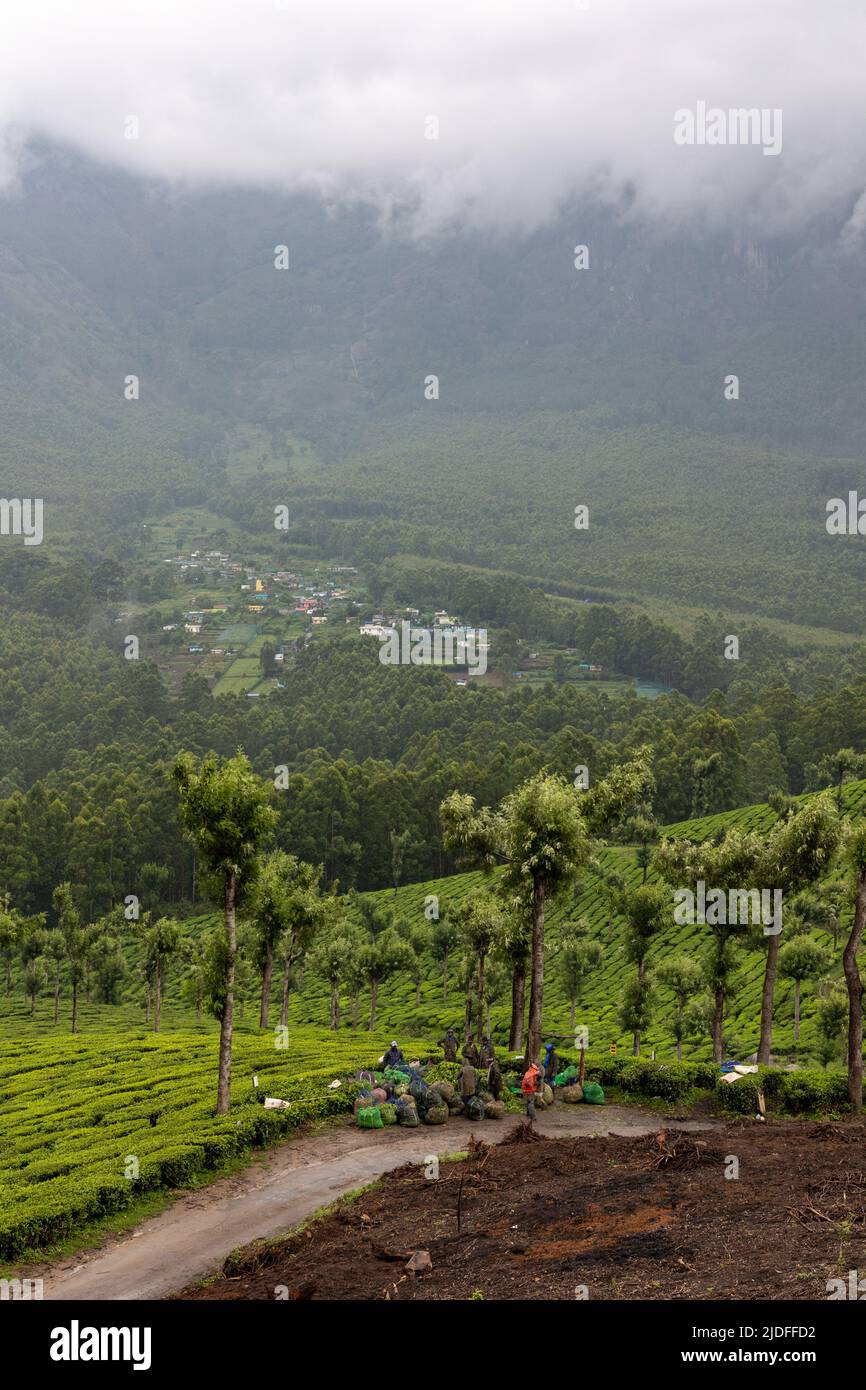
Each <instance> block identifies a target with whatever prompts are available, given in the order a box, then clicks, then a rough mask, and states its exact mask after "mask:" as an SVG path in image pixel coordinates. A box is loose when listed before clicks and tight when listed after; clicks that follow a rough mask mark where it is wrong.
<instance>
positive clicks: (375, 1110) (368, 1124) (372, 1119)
mask: <svg viewBox="0 0 866 1390" xmlns="http://www.w3.org/2000/svg"><path fill="white" fill-rule="evenodd" d="M392 1108H393V1107H392ZM379 1111H380V1107H379V1106H378V1105H367V1106H365V1107H364V1109H363V1110H359V1111H358V1128H359V1129H384V1128H385V1123H384V1121H383V1119H382V1116H381V1114H380V1113H379Z"/></svg>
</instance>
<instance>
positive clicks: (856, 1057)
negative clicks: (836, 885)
mask: <svg viewBox="0 0 866 1390" xmlns="http://www.w3.org/2000/svg"><path fill="white" fill-rule="evenodd" d="M846 858H847V860H848V864H849V866H850V868H851V872H852V877H853V889H854V919H853V921H852V923H851V932H850V934H849V936H848V940H847V941H846V942H845V950H844V951H843V952H842V969H843V971H844V973H845V987H846V989H847V990H848V1099H849V1101H850V1102H851V1109H852V1110H853V1111H854V1113H855V1115H859V1114H861V1113H862V1111H863V981H862V979H861V978H860V966H859V962H858V960H857V953H858V952H859V950H860V946H861V945H862V942H863V930H864V927H866V823H864V822H862V821H861V822H860V824H859V825H858V826H857V827H856V829H855V830H854V832H853V834H852V835H851V838H850V841H849V843H848V845H847V846H846Z"/></svg>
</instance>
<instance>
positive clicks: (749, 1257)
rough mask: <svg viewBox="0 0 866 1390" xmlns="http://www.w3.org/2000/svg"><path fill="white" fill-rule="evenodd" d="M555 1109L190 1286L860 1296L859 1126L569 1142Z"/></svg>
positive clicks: (199, 1294) (401, 1174) (204, 1296)
mask: <svg viewBox="0 0 866 1390" xmlns="http://www.w3.org/2000/svg"><path fill="white" fill-rule="evenodd" d="M547 1118H548V1117H547V1116H546V1115H545V1116H544V1121H545V1123H544V1124H542V1125H541V1126H540V1128H541V1130H542V1133H543V1134H544V1137H541V1136H539V1135H537V1134H535V1133H533V1132H531V1131H529V1130H527V1129H526V1128H525V1127H524V1124H523V1122H522V1121H521V1122H520V1123H519V1124H518V1125H517V1126H516V1127H513V1128H512V1127H511V1126H509V1127H508V1129H507V1130H506V1131H505V1132H504V1134H502V1135H501V1137H500V1143H499V1144H498V1145H497V1146H496V1147H495V1148H488V1147H487V1145H486V1144H485V1143H484V1142H481V1143H480V1144H478V1145H477V1146H475V1145H473V1146H472V1147H471V1149H470V1152H469V1155H468V1158H467V1159H466V1160H465V1161H463V1162H454V1163H447V1164H442V1165H441V1166H440V1175H439V1179H438V1181H436V1182H431V1181H428V1180H427V1179H426V1178H425V1176H424V1174H423V1171H422V1170H420V1169H419V1168H418V1167H415V1166H410V1165H408V1164H407V1165H406V1166H404V1167H402V1168H400V1169H399V1170H398V1171H396V1172H394V1173H392V1174H390V1175H389V1176H388V1177H387V1178H386V1179H385V1180H384V1181H383V1182H382V1183H381V1184H379V1185H378V1186H377V1187H376V1188H375V1189H373V1190H372V1191H369V1192H365V1193H362V1194H360V1195H359V1196H358V1198H357V1199H356V1200H355V1201H354V1202H352V1203H350V1204H344V1205H343V1206H341V1207H339V1208H337V1209H335V1210H334V1211H333V1212H331V1213H329V1214H328V1215H327V1216H324V1217H323V1218H322V1219H321V1220H320V1221H318V1222H315V1223H313V1224H312V1225H311V1226H310V1227H308V1228H307V1229H306V1230H302V1231H300V1232H296V1233H294V1234H293V1235H290V1236H289V1237H287V1239H286V1240H284V1241H282V1242H278V1243H276V1244H274V1245H272V1246H271V1247H270V1248H269V1249H268V1248H265V1249H261V1248H256V1247H255V1246H253V1247H251V1248H250V1249H249V1250H248V1251H242V1252H239V1254H238V1255H236V1256H235V1257H234V1258H233V1259H232V1261H231V1263H230V1266H229V1268H228V1269H227V1277H225V1278H223V1279H218V1280H214V1281H212V1282H210V1283H209V1284H207V1285H206V1286H204V1287H202V1288H200V1289H197V1290H196V1289H190V1290H186V1291H185V1293H184V1297H185V1298H194V1299H200V1300H213V1299H217V1300H227V1299H273V1298H275V1297H280V1298H283V1299H293V1298H295V1299H309V1298H314V1299H321V1300H327V1299H336V1300H354V1299H374V1300H378V1299H388V1300H391V1301H397V1300H413V1301H414V1300H434V1301H436V1300H449V1299H479V1298H483V1299H519V1300H523V1299H540V1300H541V1299H543V1300H549V1299H559V1300H563V1301H571V1302H572V1303H573V1302H574V1301H575V1299H586V1298H588V1299H589V1300H590V1303H592V1302H593V1301H597V1300H606V1299H617V1300H618V1299H654V1300H672V1299H707V1300H730V1301H739V1300H755V1301H768V1300H776V1299H796V1300H803V1301H818V1300H820V1301H824V1300H826V1299H828V1298H829V1297H831V1296H835V1297H841V1298H848V1297H856V1296H857V1294H856V1293H855V1294H853V1295H851V1294H850V1292H849V1290H850V1287H851V1279H850V1274H851V1272H852V1271H856V1270H857V1269H862V1268H863V1264H864V1260H866V1236H864V1223H866V1157H864V1139H866V1128H864V1126H863V1124H862V1123H844V1124H839V1125H831V1124H819V1125H816V1124H812V1123H808V1122H805V1121H798V1122H796V1123H792V1124H784V1123H780V1122H772V1121H771V1122H770V1123H768V1124H767V1125H758V1124H756V1123H755V1122H754V1121H753V1120H749V1121H746V1122H744V1123H739V1124H736V1123H735V1124H726V1125H722V1126H718V1127H717V1128H715V1129H713V1130H711V1131H709V1132H707V1133H705V1134H704V1135H696V1134H693V1133H685V1132H684V1127H683V1126H682V1125H681V1124H680V1123H679V1122H677V1125H676V1127H673V1126H672V1127H670V1128H668V1129H666V1130H665V1129H664V1128H662V1125H663V1124H664V1122H663V1121H658V1120H657V1121H656V1123H655V1124H654V1125H653V1126H652V1127H651V1129H647V1128H646V1127H645V1126H643V1127H642V1126H634V1127H631V1128H630V1129H629V1130H628V1132H627V1133H626V1134H625V1135H623V1134H621V1133H618V1132H617V1130H618V1129H619V1126H618V1125H616V1126H615V1128H614V1129H613V1130H612V1131H611V1132H610V1133H609V1134H608V1135H607V1136H606V1137H597V1138H591V1137H589V1136H588V1135H587V1130H586V1126H584V1127H582V1129H581V1130H580V1132H579V1134H578V1137H577V1138H576V1139H574V1140H572V1141H568V1140H566V1139H564V1138H561V1137H557V1138H554V1137H552V1136H553V1135H554V1134H556V1130H553V1129H552V1128H551V1127H550V1126H548V1124H547V1123H546V1121H547ZM586 1118H587V1119H590V1120H591V1119H592V1118H593V1117H586ZM610 1118H611V1117H610V1115H608V1120H609V1119H610ZM599 1119H601V1117H599ZM489 1129H490V1126H488V1129H487V1130H486V1131H485V1132H484V1139H485V1140H486V1139H487V1138H488V1137H489ZM480 1137H481V1136H479V1138H480ZM732 1157H736V1159H737V1160H738V1162H739V1165H740V1171H739V1176H738V1178H735V1177H734V1176H733V1175H732V1169H731V1161H732ZM458 1203H459V1210H460V1216H459V1218H458ZM420 1249H423V1250H426V1251H427V1252H428V1253H429V1256H430V1259H431V1261H432V1269H431V1270H430V1271H429V1272H427V1273H425V1274H423V1275H420V1276H418V1277H413V1275H412V1274H411V1273H408V1272H407V1271H406V1268H405V1266H406V1262H407V1260H408V1259H409V1258H410V1256H411V1255H412V1254H413V1253H414V1252H415V1251H417V1250H420ZM854 1278H855V1282H856V1278H857V1276H856V1275H855V1276H854ZM834 1281H835V1282H834ZM277 1291H279V1292H277Z"/></svg>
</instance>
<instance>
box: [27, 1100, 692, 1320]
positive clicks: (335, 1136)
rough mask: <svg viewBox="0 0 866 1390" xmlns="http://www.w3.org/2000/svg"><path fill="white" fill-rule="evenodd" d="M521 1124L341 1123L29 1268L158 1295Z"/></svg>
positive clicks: (72, 1285)
mask: <svg viewBox="0 0 866 1390" xmlns="http://www.w3.org/2000/svg"><path fill="white" fill-rule="evenodd" d="M514 1122H520V1117H519V1116H516V1115H514V1116H506V1118H505V1119H504V1120H502V1121H500V1122H497V1123H491V1121H489V1120H481V1121H479V1122H477V1123H475V1124H471V1123H469V1122H467V1121H466V1120H461V1119H456V1120H450V1121H449V1122H448V1123H447V1124H446V1125H445V1126H443V1127H442V1128H435V1129H429V1128H424V1129H420V1128H419V1129H404V1128H401V1127H400V1126H394V1127H393V1128H391V1129H386V1130H362V1129H358V1128H356V1127H355V1126H354V1125H343V1126H340V1127H339V1128H336V1129H331V1130H327V1131H325V1132H324V1133H320V1134H313V1135H307V1136H304V1137H301V1138H299V1139H295V1140H292V1141H291V1142H289V1143H286V1144H282V1145H281V1146H280V1147H278V1148H275V1149H270V1150H268V1152H267V1153H266V1154H265V1155H264V1156H263V1157H262V1158H261V1159H260V1160H259V1161H258V1162H254V1163H252V1164H251V1166H250V1167H249V1168H246V1169H244V1171H243V1172H241V1173H236V1174H234V1175H233V1176H231V1177H225V1178H219V1179H218V1180H217V1181H216V1182H214V1183H211V1184H210V1186H208V1187H205V1188H201V1189H200V1190H198V1191H193V1192H186V1193H182V1194H181V1195H180V1196H178V1197H177V1199H176V1200H175V1201H174V1202H173V1203H172V1205H171V1206H170V1207H169V1208H167V1209H166V1210H165V1211H163V1212H161V1213H160V1214H159V1216H154V1217H151V1218H149V1219H148V1220H147V1221H144V1222H143V1223H142V1224H141V1226H140V1227H138V1228H137V1229H136V1230H133V1231H131V1232H129V1233H128V1234H125V1235H123V1236H120V1237H118V1238H116V1239H114V1240H112V1241H111V1242H110V1243H109V1244H107V1245H103V1246H100V1247H99V1248H98V1249H95V1250H92V1251H88V1252H85V1253H84V1254H81V1255H77V1256H75V1257H74V1258H72V1259H68V1260H64V1261H62V1262H60V1263H57V1264H52V1265H47V1266H46V1265H43V1266H39V1267H33V1268H31V1269H29V1270H27V1271H22V1273H28V1274H31V1275H41V1277H42V1279H43V1285H44V1297H45V1298H47V1299H76V1300H77V1299H81V1300H106V1299H108V1300H117V1299H154V1298H161V1297H163V1296H164V1295H166V1294H169V1293H171V1292H173V1291H174V1290H176V1289H182V1288H184V1287H185V1286H186V1285H187V1284H189V1283H192V1282H193V1281H195V1280H199V1279H203V1278H206V1277H207V1276H208V1275H211V1274H215V1273H216V1272H217V1271H218V1270H219V1269H220V1268H221V1266H222V1262H223V1260H224V1259H225V1257H226V1256H227V1255H228V1254H229V1252H230V1251H231V1250H233V1249H234V1248H235V1247H236V1246H238V1245H245V1244H247V1243H248V1242H249V1241H251V1240H256V1239H258V1238H261V1237H264V1238H267V1237H269V1236H276V1235H281V1234H284V1233H285V1232H286V1231H288V1230H289V1229H290V1228H291V1227H292V1226H296V1225H297V1224H298V1223H299V1222H300V1221H303V1220H304V1219H305V1218H306V1217H308V1216H310V1215H311V1213H312V1212H314V1211H316V1210H317V1209H318V1208H319V1207H322V1206H325V1205H326V1204H327V1203H329V1202H333V1201H334V1200H335V1199H336V1198H337V1197H339V1196H340V1195H341V1194H342V1193H344V1192H349V1191H351V1190H352V1189H353V1188H357V1187H363V1186H364V1185H365V1184H366V1183H368V1182H372V1181H373V1179H374V1178H377V1177H379V1176H381V1174H383V1173H387V1172H389V1171H390V1170H391V1169H393V1168H399V1167H400V1166H401V1165H402V1164H404V1163H421V1162H423V1161H424V1159H426V1158H427V1157H428V1156H429V1155H430V1154H433V1153H436V1152H438V1153H449V1152H450V1153H453V1152H455V1151H456V1150H457V1149H461V1148H465V1146H466V1141H467V1139H468V1136H469V1134H470V1133H472V1132H476V1133H478V1134H479V1135H480V1136H482V1137H483V1138H484V1139H485V1140H486V1142H487V1143H491V1142H498V1141H499V1140H500V1139H502V1138H503V1137H504V1136H505V1135H506V1134H507V1133H508V1131H509V1130H510V1129H511V1128H512V1124H513V1123H514ZM671 1123H675V1124H676V1128H677V1129H686V1130H700V1129H709V1128H712V1124H713V1122H712V1121H709V1120H704V1121H700V1120H677V1121H675V1122H673V1121H671V1120H670V1119H669V1118H668V1119H665V1117H663V1116H660V1115H659V1114H657V1113H653V1112H650V1111H645V1110H640V1109H637V1108H634V1107H628V1108H626V1107H624V1106H617V1105H607V1106H604V1107H603V1108H596V1107H595V1106H557V1107H556V1109H554V1110H550V1111H546V1112H545V1113H544V1114H543V1115H539V1117H538V1119H537V1121H536V1127H537V1129H538V1130H539V1132H540V1133H542V1134H546V1135H550V1136H551V1137H553V1138H555V1137H559V1136H561V1137H563V1138H568V1137H569V1136H576V1135H603V1134H616V1135H625V1136H627V1135H641V1134H654V1133H656V1132H657V1131H658V1130H659V1129H661V1128H663V1127H664V1125H665V1124H671Z"/></svg>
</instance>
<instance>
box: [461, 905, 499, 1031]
mask: <svg viewBox="0 0 866 1390" xmlns="http://www.w3.org/2000/svg"><path fill="white" fill-rule="evenodd" d="M452 911H453V915H454V921H455V922H456V923H457V930H458V932H459V933H460V940H461V942H462V944H463V949H464V951H465V953H466V956H467V957H468V958H469V960H471V961H472V962H473V968H474V971H475V983H474V990H475V1004H476V1011H477V1012H476V1030H477V1042H478V1043H479V1044H480V1043H481V1038H482V1036H483V1033H484V971H485V965H486V963H487V957H488V956H489V955H490V952H491V950H492V948H493V945H494V942H495V941H496V939H497V936H498V935H499V934H501V932H502V930H503V912H502V908H501V906H500V904H499V902H497V900H496V898H495V897H494V895H493V894H492V893H489V892H485V891H484V890H483V889H479V890H477V891H475V892H473V893H467V895H466V897H465V898H464V899H463V901H462V902H461V903H460V904H459V905H458V906H457V907H455V908H453V909H452ZM469 1032H470V1037H471V1033H472V1024H471V1020H470V1025H469ZM468 1041H469V1039H468V1038H467V1042H468Z"/></svg>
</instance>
